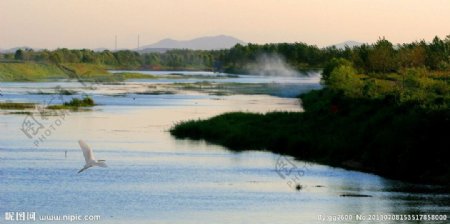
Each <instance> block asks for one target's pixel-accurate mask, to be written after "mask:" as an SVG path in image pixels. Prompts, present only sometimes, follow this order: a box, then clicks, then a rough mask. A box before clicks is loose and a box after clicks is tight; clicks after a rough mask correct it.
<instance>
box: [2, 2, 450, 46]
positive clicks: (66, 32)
mask: <svg viewBox="0 0 450 224" xmlns="http://www.w3.org/2000/svg"><path fill="white" fill-rule="evenodd" d="M138 34H140V37H141V44H149V43H153V42H156V41H158V40H160V39H163V38H173V39H190V38H195V37H200V36H206V35H218V34H226V35H231V36H234V37H237V38H239V39H242V40H244V41H247V42H253V43H267V42H296V41H297V42H306V43H309V44H316V45H319V46H326V45H329V44H334V43H339V42H343V41H345V40H356V41H361V42H373V41H376V40H377V39H378V37H380V36H385V37H386V38H388V39H389V40H392V41H393V42H395V43H399V42H410V41H414V40H420V39H426V40H431V38H432V37H434V36H435V35H438V36H440V37H445V36H446V35H449V34H450V1H449V0H0V48H3V49H4V48H10V47H15V46H30V47H35V48H50V49H52V48H57V47H67V48H97V47H106V48H113V47H114V36H115V35H117V36H118V45H119V47H120V48H135V47H136V45H137V43H136V42H137V35H138Z"/></svg>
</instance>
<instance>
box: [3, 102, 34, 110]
mask: <svg viewBox="0 0 450 224" xmlns="http://www.w3.org/2000/svg"><path fill="white" fill-rule="evenodd" d="M34 107H35V104H33V103H13V102H0V109H3V110H26V109H32V108H34Z"/></svg>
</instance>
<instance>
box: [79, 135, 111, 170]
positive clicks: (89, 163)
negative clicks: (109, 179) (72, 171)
mask: <svg viewBox="0 0 450 224" xmlns="http://www.w3.org/2000/svg"><path fill="white" fill-rule="evenodd" d="M78 144H80V147H81V151H83V155H84V160H86V164H85V165H84V167H83V168H82V169H81V170H80V171H78V173H81V172H83V171H85V170H86V169H88V168H90V167H93V166H100V167H108V166H107V165H106V163H105V160H95V157H94V153H93V152H92V149H91V148H90V147H89V146H88V145H87V144H86V143H85V142H83V140H79V141H78Z"/></svg>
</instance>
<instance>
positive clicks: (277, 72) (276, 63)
mask: <svg viewBox="0 0 450 224" xmlns="http://www.w3.org/2000/svg"><path fill="white" fill-rule="evenodd" d="M246 69H247V70H248V71H249V72H250V74H252V75H262V76H278V77H293V76H299V75H302V74H301V73H299V72H298V71H297V70H295V69H294V68H293V67H292V66H290V65H289V64H287V63H286V61H285V59H284V58H283V57H282V56H281V55H278V54H261V55H260V56H258V58H257V59H256V63H252V64H249V65H247V66H246Z"/></svg>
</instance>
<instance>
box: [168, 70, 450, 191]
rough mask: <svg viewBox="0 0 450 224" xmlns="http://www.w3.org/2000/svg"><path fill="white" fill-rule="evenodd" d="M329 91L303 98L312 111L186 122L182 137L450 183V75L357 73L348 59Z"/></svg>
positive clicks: (178, 129) (177, 129)
mask: <svg viewBox="0 0 450 224" xmlns="http://www.w3.org/2000/svg"><path fill="white" fill-rule="evenodd" d="M324 78H325V79H324V83H325V84H326V85H327V86H326V87H325V88H324V89H322V90H313V91H311V92H309V93H306V94H302V95H301V96H300V98H301V101H302V105H303V109H304V110H305V112H303V113H300V112H297V113H287V112H271V113H266V114H252V113H241V112H236V113H227V114H223V115H219V116H216V117H213V118H210V119H207V120H192V121H186V122H181V123H179V124H177V125H175V126H174V127H172V129H171V130H170V132H171V134H172V135H174V136H176V137H178V138H190V139H204V140H207V141H209V142H213V143H217V144H221V145H224V146H226V147H228V148H230V149H232V150H269V151H272V152H275V153H280V154H287V155H291V156H294V157H295V158H297V159H300V160H309V161H314V162H318V163H323V164H327V165H332V166H337V167H344V168H351V169H355V170H360V171H366V172H372V173H375V174H379V175H382V176H385V177H390V178H394V179H398V180H404V181H409V182H418V183H431V184H443V185H447V186H450V166H449V165H448V164H449V163H448V161H447V159H446V157H445V156H444V155H446V154H445V153H446V150H447V149H448V148H449V147H450V144H449V143H448V134H449V132H448V130H450V110H449V107H448V106H449V105H450V103H449V102H450V94H449V91H448V72H432V71H427V70H425V69H409V70H405V71H404V72H402V73H398V74H370V75H363V74H357V73H356V71H355V69H354V68H352V66H351V65H350V64H349V63H348V62H345V61H343V62H342V61H341V62H339V63H336V64H335V65H334V68H332V69H330V70H329V72H328V73H325V76H324Z"/></svg>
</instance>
